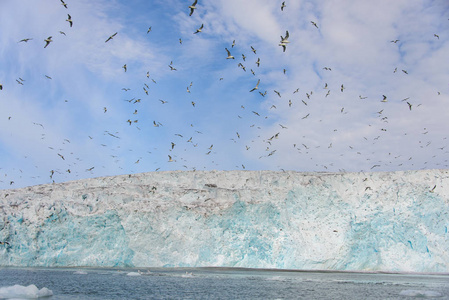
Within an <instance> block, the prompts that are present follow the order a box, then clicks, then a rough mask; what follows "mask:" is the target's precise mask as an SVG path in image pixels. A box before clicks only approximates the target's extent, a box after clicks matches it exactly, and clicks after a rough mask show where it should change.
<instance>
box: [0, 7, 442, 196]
mask: <svg viewBox="0 0 449 300" xmlns="http://www.w3.org/2000/svg"><path fill="white" fill-rule="evenodd" d="M282 2H283V1H277V0H276V1H274V0H245V1H242V0H226V1H225V0H214V1H206V0H198V3H197V4H196V5H195V7H196V8H195V9H194V10H193V13H192V15H189V14H190V11H191V9H190V8H189V6H191V5H192V3H193V0H189V1H186V0H152V1H150V0H148V1H147V0H145V1H144V0H126V1H123V0H108V1H105V0H95V1H91V0H77V1H74V0H64V3H65V4H66V5H67V8H66V7H64V5H63V2H62V1H60V0H39V1H36V0H21V1H15V0H3V1H2V9H1V10H0V84H1V85H2V89H1V90H0V189H9V188H20V187H25V186H31V185H38V184H46V183H52V182H65V181H70V180H77V179H84V178H94V177H100V176H113V175H121V174H134V173H141V172H156V171H170V170H273V171H280V170H293V171H298V172H377V171H399V170H420V169H447V168H448V165H449V161H448V160H449V139H448V137H449V2H448V1H446V0H435V1H427V0H426V1H419V0H412V1H410V0H397V1H389V0H379V1H346V0H342V1H312V0H304V1H301V0H295V1H293V0H290V1H289V0H286V1H285V7H283V9H281V6H282ZM69 15H70V17H69ZM69 19H71V21H72V26H70V22H69V21H67V20H69ZM201 25H203V28H202V30H201V32H198V33H195V32H196V31H197V29H198V28H200V26H201ZM287 31H288V43H286V47H285V51H283V48H284V47H282V46H281V45H280V43H281V37H282V38H283V37H285V36H286V34H287ZM115 33H116V34H115ZM113 34H115V36H113V38H112V39H110V40H108V38H109V37H110V36H112V35H113ZM50 36H51V40H52V41H51V42H50V43H49V44H48V45H47V46H46V47H45V45H46V41H45V40H46V39H48V38H49V37H50ZM24 39H29V40H27V41H22V40H24ZM106 40H108V41H107V42H106ZM226 49H228V50H229V51H230V54H231V55H232V56H233V57H234V58H227V57H228V53H227V51H226ZM252 49H255V52H253V51H252ZM258 61H259V63H257V62H258ZM125 65H126V70H125ZM259 80H260V83H259V85H257V82H258V81H259ZM256 85H257V88H258V89H256V90H253V91H252V92H250V91H251V90H252V89H253V88H255V87H256Z"/></svg>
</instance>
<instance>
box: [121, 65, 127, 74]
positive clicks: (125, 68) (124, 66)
mask: <svg viewBox="0 0 449 300" xmlns="http://www.w3.org/2000/svg"><path fill="white" fill-rule="evenodd" d="M122 68H123V69H124V70H125V72H126V70H127V69H128V68H127V67H126V64H124V65H123V67H122Z"/></svg>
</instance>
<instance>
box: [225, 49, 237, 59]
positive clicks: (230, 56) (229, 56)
mask: <svg viewBox="0 0 449 300" xmlns="http://www.w3.org/2000/svg"><path fill="white" fill-rule="evenodd" d="M225 49H226V52H228V57H226V59H231V58H232V59H235V58H234V56H232V55H231V52H229V50H228V48H225Z"/></svg>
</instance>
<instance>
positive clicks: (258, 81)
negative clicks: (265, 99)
mask: <svg viewBox="0 0 449 300" xmlns="http://www.w3.org/2000/svg"><path fill="white" fill-rule="evenodd" d="M259 83H260V79H259V80H257V84H256V86H255V87H254V88H253V89H252V90H251V91H250V92H254V91H255V90H257V89H259Z"/></svg>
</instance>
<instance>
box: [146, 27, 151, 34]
mask: <svg viewBox="0 0 449 300" xmlns="http://www.w3.org/2000/svg"><path fill="white" fill-rule="evenodd" d="M150 31H151V26H150V28H148V31H147V34H148V33H149V32H150Z"/></svg>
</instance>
